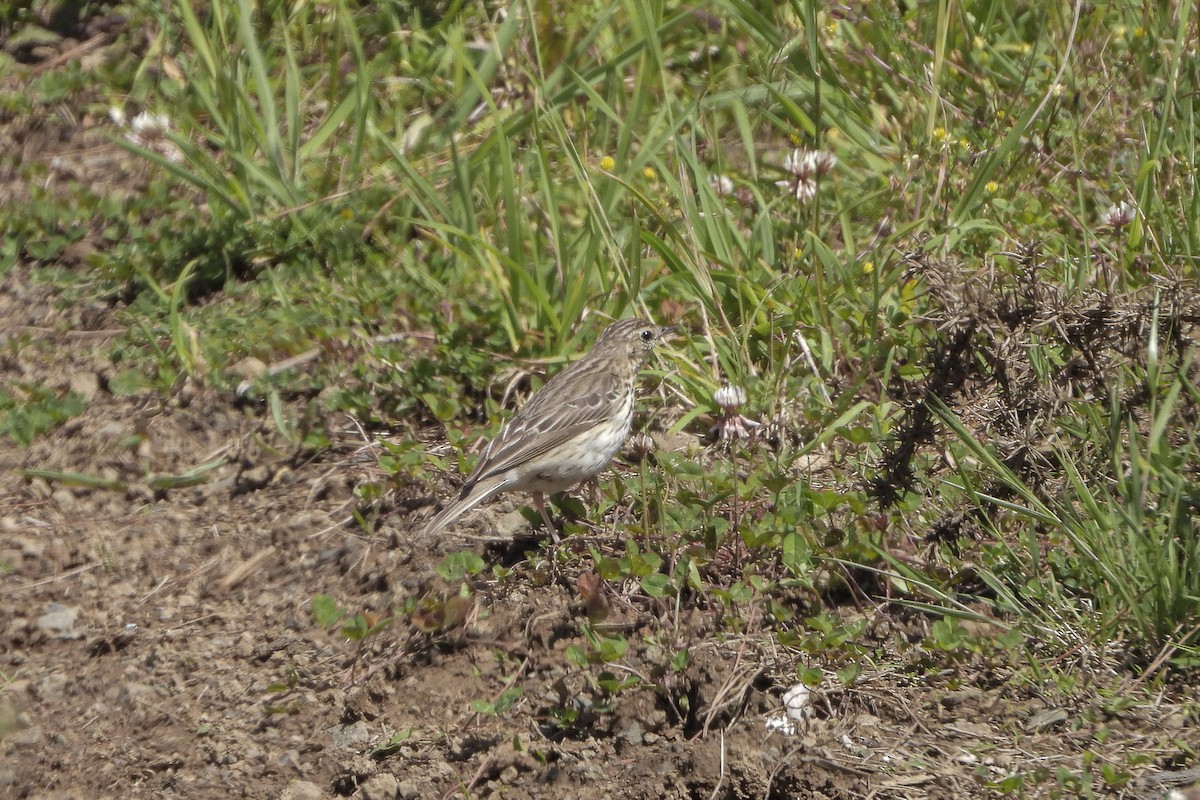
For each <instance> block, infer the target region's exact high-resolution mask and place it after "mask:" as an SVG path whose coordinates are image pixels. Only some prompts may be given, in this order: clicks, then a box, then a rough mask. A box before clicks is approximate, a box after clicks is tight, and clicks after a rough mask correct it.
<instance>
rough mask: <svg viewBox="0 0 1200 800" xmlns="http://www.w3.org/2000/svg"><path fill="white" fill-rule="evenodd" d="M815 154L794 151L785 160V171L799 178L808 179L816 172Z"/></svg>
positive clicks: (806, 151) (805, 151) (807, 151)
mask: <svg viewBox="0 0 1200 800" xmlns="http://www.w3.org/2000/svg"><path fill="white" fill-rule="evenodd" d="M812 157H813V153H812V152H811V151H809V150H793V151H792V152H790V153H788V154H787V156H786V157H784V159H783V169H784V171H786V172H790V173H792V175H794V176H796V177H797V178H807V177H809V176H810V175H812V174H813V172H814V167H813V160H812Z"/></svg>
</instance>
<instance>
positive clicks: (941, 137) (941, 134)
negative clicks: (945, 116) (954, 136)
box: [933, 125, 950, 142]
mask: <svg viewBox="0 0 1200 800" xmlns="http://www.w3.org/2000/svg"><path fill="white" fill-rule="evenodd" d="M949 135H950V134H948V133H947V132H946V129H945V128H943V127H942V126H941V125H938V126H937V127H936V128H934V129H933V138H935V139H937V140H938V141H939V142H944V141H946V137H947V136H949Z"/></svg>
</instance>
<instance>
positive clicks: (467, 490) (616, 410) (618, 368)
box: [420, 319, 675, 538]
mask: <svg viewBox="0 0 1200 800" xmlns="http://www.w3.org/2000/svg"><path fill="white" fill-rule="evenodd" d="M674 330H675V329H674V328H672V327H663V326H661V325H655V324H654V323H651V322H647V321H646V320H644V319H623V320H620V321H618V322H614V323H613V324H612V325H609V326H608V327H607V328H606V329H605V330H604V332H603V333H601V334H600V338H599V339H597V340H596V345H595V347H593V348H592V350H591V352H589V353H588V354H587V355H586V356H584V357H583V358H581V359H580V360H579V361H576V362H575V363H574V364H572V365H571V366H569V367H567V368H566V369H564V370H563V371H562V372H560V373H558V374H557V375H555V376H554V377H553V378H551V379H550V380H549V381H547V382H546V385H545V386H543V387H542V388H541V390H539V391H538V392H537V393H536V394H534V395H533V397H531V398H529V401H528V402H527V403H525V405H524V407H522V408H521V410H520V411H518V412H517V415H516V416H515V417H513V418H512V419H511V420H509V422H508V424H507V425H505V426H504V428H503V429H501V431H500V435H499V436H497V437H496V438H495V439H493V440H492V441H491V442H490V443H488V446H487V447H486V448H485V449H484V451H483V455H481V456H480V457H479V463H477V464H476V465H475V469H474V471H472V472H471V474H470V476H469V477H468V478H467V482H466V483H464V484H463V487H462V492H461V493H460V494H459V496H458V499H457V500H455V501H454V502H453V503H451V504H450V505H448V506H446V508H444V509H442V511H441V513H439V514H438V515H437V516H436V517H434V518H433V519H432V520H430V521H429V524H427V525H426V526H425V528H424V530H422V531H421V534H420V535H421V536H422V537H424V536H428V535H430V534H432V533H436V532H437V531H439V530H441V529H442V528H444V527H445V526H446V525H449V524H450V523H451V522H453V521H454V520H456V519H458V517H460V516H461V515H463V514H465V513H466V512H468V511H470V510H471V509H472V508H474V507H475V506H477V505H479V504H480V503H482V502H484V501H485V500H488V499H490V498H492V497H495V496H496V495H498V494H500V493H501V492H513V491H522V492H532V493H533V504H534V507H535V508H537V510H538V513H539V514H541V515H542V519H543V520H544V521H545V522H546V527H547V528H549V530H550V532H551V533H552V534H553V533H554V530H555V528H554V525H553V524H552V523H551V521H550V515H549V514H548V513H547V512H546V500H545V496H546V495H548V494H553V493H555V492H561V491H563V490H565V489H569V488H571V487H572V486H574V485H575V484H577V483H580V482H582V481H585V480H587V479H588V478H593V477H595V476H596V475H599V474H600V472H601V471H602V470H603V469H604V468H605V467H606V466H608V462H609V461H611V460H612V457H613V456H614V455H616V453H617V451H618V450H620V449H621V445H622V444H623V443H624V441H625V437H627V436H628V435H629V429H630V427H631V426H632V425H633V400H634V396H635V395H636V393H637V374H638V370H639V369H641V366H642V364H643V363H645V361H646V357H647V356H649V354H650V350H651V349H652V348H653V347H654V345H655V343H656V342H658V341H660V340H661V339H662V338H663V337H665V336H667V335H669V334H671V333H672V332H673V331H674ZM555 538H557V536H556V537H555Z"/></svg>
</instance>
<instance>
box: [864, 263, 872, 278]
mask: <svg viewBox="0 0 1200 800" xmlns="http://www.w3.org/2000/svg"><path fill="white" fill-rule="evenodd" d="M874 271H875V262H874V261H868V262H866V263H865V264H863V274H864V275H870V274H871V273H872V272H874Z"/></svg>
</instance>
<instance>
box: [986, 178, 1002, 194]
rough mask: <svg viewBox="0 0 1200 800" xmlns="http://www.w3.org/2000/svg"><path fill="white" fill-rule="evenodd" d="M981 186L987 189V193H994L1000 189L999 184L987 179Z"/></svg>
mask: <svg viewBox="0 0 1200 800" xmlns="http://www.w3.org/2000/svg"><path fill="white" fill-rule="evenodd" d="M983 188H984V189H987V193H988V194H995V193H996V192H998V191H1000V184H998V183H996V182H995V181H988V182H987V184H986V185H985V186H984V187H983Z"/></svg>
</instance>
